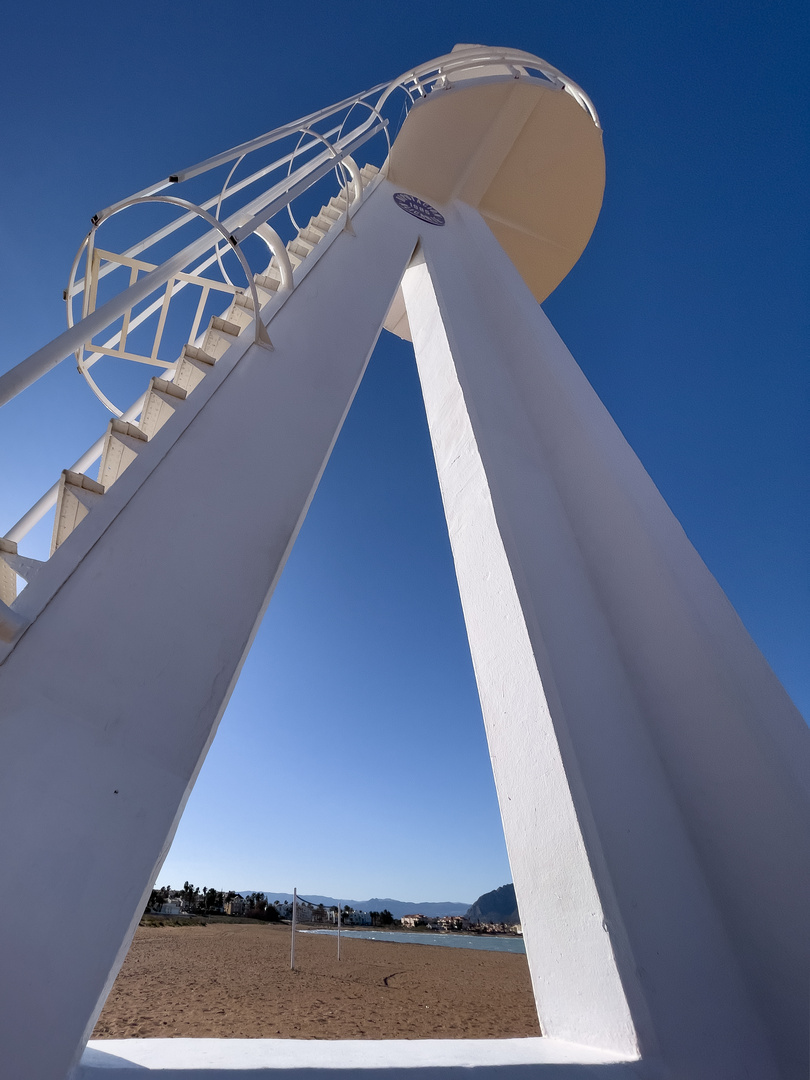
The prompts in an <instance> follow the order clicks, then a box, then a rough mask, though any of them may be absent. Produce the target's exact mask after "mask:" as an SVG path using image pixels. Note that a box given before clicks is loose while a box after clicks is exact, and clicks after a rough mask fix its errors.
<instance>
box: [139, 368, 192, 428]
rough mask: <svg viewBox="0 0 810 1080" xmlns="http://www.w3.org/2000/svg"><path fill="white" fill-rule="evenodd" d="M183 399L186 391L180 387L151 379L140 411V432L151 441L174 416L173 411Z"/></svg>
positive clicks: (161, 380)
mask: <svg viewBox="0 0 810 1080" xmlns="http://www.w3.org/2000/svg"><path fill="white" fill-rule="evenodd" d="M185 397H186V391H185V390H184V389H183V388H182V387H181V386H175V385H174V383H170V382H166V380H165V379H158V378H154V379H152V381H151V382H150V384H149V390H148V391H147V393H146V399H145V401H144V403H143V409H142V411H141V421H140V424H139V427H140V429H141V431H142V432H144V434H145V435H146V436H147V437H148V438H150V439H151V438H152V436H153V435H154V434H155V433H156V432H158V431H160V429H161V428H162V427H163V425H164V424H165V423H166V421H167V420H169V419H170V418H171V417H172V416H174V412H175V409H176V408H177V407H178V405H179V404H180V402H181V401H183V400H185Z"/></svg>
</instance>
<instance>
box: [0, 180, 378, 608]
mask: <svg viewBox="0 0 810 1080" xmlns="http://www.w3.org/2000/svg"><path fill="white" fill-rule="evenodd" d="M379 173H380V170H379V168H378V167H377V166H376V165H371V164H367V165H364V166H363V168H362V169H361V170H360V171H359V178H360V182H361V186H362V193H364V192H365V191H366V189H367V188H368V187H369V185H370V184H371V183H372V182H373V181H374V179H375V178H376V177H377V176H378V175H379ZM361 197H362V194H361ZM349 207H350V201H349V198H348V196H347V194H346V193H345V192H340V193H339V194H338V195H336V196H333V197H332V198H331V199H330V200H329V202H328V203H327V204H326V205H325V206H323V207H322V208H321V210H320V212H319V213H318V214H316V215H315V216H313V217H312V218H311V219H310V221H309V222H308V224H307V225H305V226H304V227H303V228H301V229H299V230H298V233H297V234H296V236H295V237H293V239H292V240H290V241H289V242H288V243H287V245H286V252H287V257H288V259H289V263H290V266H291V267H292V269H293V272H295V271H297V270H298V269H299V267H301V266H302V264H303V263H304V262H305V260H306V259H307V257H308V256H310V255H311V253H312V252H313V251H314V250H315V249H316V248H317V246H318V244H320V243H321V242H322V241H323V240H324V239H325V238H326V237H328V236H329V234H330V233H332V232H335V231H336V232H340V231H341V229H343V228H345V227H346V223H347V221H348V213H347V211H348V210H349ZM253 282H254V285H255V289H256V293H257V295H258V299H259V304H260V309H263V308H264V307H265V306H266V305H267V304H268V303H270V302H271V301H272V300H273V299H274V298H275V297H276V296H277V295H278V293H279V291H280V290H281V289H282V288H283V284H284V271H283V268H282V266H281V265H280V260H279V259H278V257H277V256H273V258H272V259H271V261H270V264H269V266H268V267H267V269H266V271H265V272H264V273H257V274H255V275H254V276H253ZM254 308H255V301H254V300H253V297H252V296H251V295H250V294H249V293H245V292H243V291H241V290H240V291H237V292H235V293H234V294H233V298H232V300H231V303H230V304H229V306H228V307H227V308H226V309H225V310H224V311H223V312H222V314H221V315H212V316H211V318H210V320H209V325H208V328H207V329H206V330H205V332H204V333H203V334H202V335H201V338H200V339H199V342H200V343H199V344H191V343H187V344H185V345H184V346H183V349H182V351H181V353H180V356H179V357H178V359H177V361H176V363H175V364H174V366H173V367H171V368H169V369H168V370H167V371H166V377H165V378H161V377H158V376H154V377H153V378H152V380H151V381H150V383H149V387H148V389H147V391H146V394H145V395H144V397H143V398H142V399H140V400H141V401H142V404H141V407H140V413H139V415H138V416H137V417H136V418H133V419H131V420H122V419H121V418H120V417H114V418H113V419H112V420H110V422H109V425H108V427H107V431H106V433H105V435H104V437H103V441H102V443H101V464H100V466H99V471H98V477H97V479H96V480H93V479H92V478H91V477H89V476H87V475H85V473H84V472H81V471H76V470H75V468H74V469H64V470H63V472H62V475H61V477H60V479H59V482H58V485H57V490H56V512H55V516H54V526H53V535H52V539H51V554H53V553H54V551H56V549H57V548H58V547H59V546H60V545H61V544H63V543H64V542H65V540H67V538H68V537H69V536H70V535H71V533H72V532H73V531H74V529H76V527H77V526H78V525H79V524H81V522H82V521H83V520H84V519H85V517H86V516H87V515H88V513H89V512H90V511H91V510H92V508H93V506H94V505H95V504H96V503H97V502H98V501H99V500H100V499H101V497H102V496H103V495H104V493H105V492H106V491H107V490H109V488H110V487H111V486H112V485H113V484H114V483H115V482H116V480H118V478H119V477H120V476H121V475H122V473H123V472H124V471H125V470H126V469H127V468H128V467H129V466H130V465H131V464H132V462H133V461H134V460H135V458H136V457H137V456H138V455H139V454H141V453H142V452H144V450H145V449H146V447H147V445H148V443H149V440H150V439H151V438H153V437H154V436H155V435H156V434H157V432H158V431H160V429H161V428H162V427H163V426H164V424H166V423H168V422H169V421H170V420H171V419H172V417H173V416H174V414H175V412H176V411H177V410H178V409H179V408H181V407H182V402H184V401H185V399H186V398H187V397H188V395H189V394H191V393H192V392H193V391H194V389H195V388H196V387H197V386H198V385H199V384H200V382H201V381H202V380H203V379H204V378H205V376H206V375H207V374H208V373H209V372H210V371H211V370H212V369H213V367H214V366H215V365H216V363H217V361H218V360H220V359H221V358H222V357H223V356H224V355H225V353H226V352H227V351H228V349H229V348H230V347H231V345H233V343H234V341H235V340H236V339H237V338H238V337H239V336H240V335H241V334H242V333H243V332H244V331H246V330H248V329H249V328H251V327H252V326H253V325H254V323H255V312H254ZM0 544H2V546H0V600H1V601H2V602H3V603H4V604H6V605H8V606H10V605H11V604H13V603H14V601H15V600H16V598H17V580H16V579H17V576H18V575H19V576H20V577H22V578H23V579H26V580H27V578H28V577H29V576H31V575H32V573H33V572H35V570H36V569H37V568H38V567H39V566H41V565H42V564H41V563H40V562H38V561H36V560H30V559H24V558H22V557H21V556H20V555H19V552H18V550H17V543H16V541H14V540H9V539H3V540H2V541H0Z"/></svg>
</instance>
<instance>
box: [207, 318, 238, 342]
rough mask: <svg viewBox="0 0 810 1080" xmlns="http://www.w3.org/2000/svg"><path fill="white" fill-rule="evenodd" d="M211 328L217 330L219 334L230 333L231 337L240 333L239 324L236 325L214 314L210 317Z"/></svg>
mask: <svg viewBox="0 0 810 1080" xmlns="http://www.w3.org/2000/svg"><path fill="white" fill-rule="evenodd" d="M211 329H212V330H218V331H219V332H220V334H230V335H231V337H239V335H240V334H241V333H242V327H241V326H237V325H236V323H232V322H230V321H229V320H228V319H224V318H220V316H219V315H214V316H213V318H212V319H211Z"/></svg>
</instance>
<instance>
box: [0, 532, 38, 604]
mask: <svg viewBox="0 0 810 1080" xmlns="http://www.w3.org/2000/svg"><path fill="white" fill-rule="evenodd" d="M47 565H48V564H47V563H44V562H40V560H39V559H29V558H28V556H27V555H19V554H18V553H17V545H16V544H15V542H14V541H13V540H6V538H5V537H0V593H2V592H3V590H4V588H5V589H6V590H7V591H6V592H5V595H0V599H2V601H3V603H4V604H11V603H13V601H14V594H15V593H16V591H17V582H16V578H17V577H21V578H22V579H23V580H24V581H26V582H29V581H33V580H34V578H35V577H36V576H37V574H38V573H39V572H40V570H41V569H42V567H43V566H47ZM4 569H7V570H10V571H11V577H12V582H11V588H12V589H13V592H11V590H10V589H8V575H7V574H5V573H4ZM4 583H5V584H4ZM9 595H10V596H11V599H7V597H8V596H9Z"/></svg>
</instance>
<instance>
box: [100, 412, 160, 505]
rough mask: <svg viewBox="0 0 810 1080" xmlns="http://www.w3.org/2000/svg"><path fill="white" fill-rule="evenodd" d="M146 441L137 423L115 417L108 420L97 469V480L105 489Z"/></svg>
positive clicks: (125, 467)
mask: <svg viewBox="0 0 810 1080" xmlns="http://www.w3.org/2000/svg"><path fill="white" fill-rule="evenodd" d="M147 441H148V438H147V436H146V434H145V433H144V432H143V431H142V430H141V429H140V428H139V427H138V426H137V424H128V423H127V422H126V421H125V420H119V419H117V418H114V419H112V420H111V421H110V423H109V426H108V428H107V435H106V438H105V439H104V449H103V451H102V453H101V465H100V467H99V470H98V482H99V483H100V484H102V485H103V487H104V489H105V491H106V489H107V488H108V487H110V485H111V484H114V483H115V481H116V480H117V479H118V477H119V476H120V475H121V473H122V472H124V470H125V469H128V468H129V466H130V465H131V464H132V462H133V461H134V460H135V458H136V457H137V456H138V454H139V453H140V451H141V450H142V449H143V447H144V444H145V443H146V442H147Z"/></svg>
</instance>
